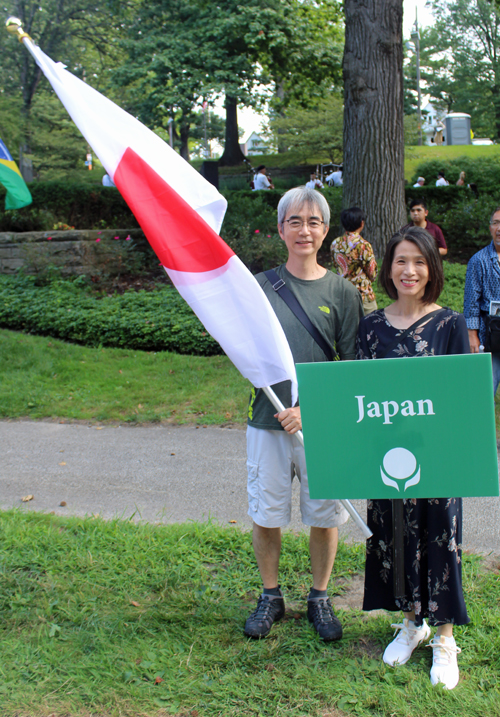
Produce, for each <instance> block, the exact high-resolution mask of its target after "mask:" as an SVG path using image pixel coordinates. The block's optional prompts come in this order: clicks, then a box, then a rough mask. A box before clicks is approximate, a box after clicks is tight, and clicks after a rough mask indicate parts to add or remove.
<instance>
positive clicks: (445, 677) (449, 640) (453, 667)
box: [428, 635, 462, 690]
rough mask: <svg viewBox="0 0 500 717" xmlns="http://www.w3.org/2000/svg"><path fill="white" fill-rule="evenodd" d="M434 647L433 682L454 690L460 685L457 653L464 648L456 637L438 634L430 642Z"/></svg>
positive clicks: (430, 645)
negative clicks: (457, 641) (460, 646)
mask: <svg viewBox="0 0 500 717" xmlns="http://www.w3.org/2000/svg"><path fill="white" fill-rule="evenodd" d="M428 647H432V668H431V682H432V684H433V685H438V684H439V685H443V686H444V688H445V690H452V689H453V688H454V687H456V686H457V685H458V677H459V672H458V664H457V655H458V653H459V652H462V650H461V649H460V648H459V647H457V644H456V642H455V638H454V637H444V635H439V636H438V635H436V637H434V638H433V639H432V640H431V641H430V642H429V644H428Z"/></svg>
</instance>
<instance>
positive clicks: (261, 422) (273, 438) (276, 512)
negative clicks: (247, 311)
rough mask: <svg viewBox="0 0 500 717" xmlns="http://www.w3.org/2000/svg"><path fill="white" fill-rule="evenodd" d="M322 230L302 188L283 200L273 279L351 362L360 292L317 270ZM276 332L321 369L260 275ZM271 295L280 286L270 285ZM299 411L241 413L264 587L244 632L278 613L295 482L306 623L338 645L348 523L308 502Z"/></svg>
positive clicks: (284, 391) (251, 633) (324, 220)
mask: <svg viewBox="0 0 500 717" xmlns="http://www.w3.org/2000/svg"><path fill="white" fill-rule="evenodd" d="M329 221H330V208H329V206H328V203H327V201H326V199H325V198H324V197H323V195H322V194H320V193H319V192H317V191H315V190H314V189H309V188H306V187H296V188H295V189H291V190H290V191H288V192H286V194H285V195H284V196H283V197H282V198H281V200H280V203H279V205H278V231H279V234H280V237H281V239H282V240H283V241H284V242H285V244H286V247H287V249H288V259H287V262H286V264H283V265H281V266H279V267H277V268H276V270H275V271H276V274H277V275H278V277H279V279H281V280H282V281H283V282H285V284H286V286H287V287H288V289H289V290H290V291H291V292H292V293H293V294H295V297H296V298H297V299H298V301H299V303H300V304H301V305H302V308H303V309H304V311H305V313H306V314H307V316H308V317H309V319H310V321H311V323H312V324H313V325H314V326H315V327H316V329H317V330H318V331H319V333H320V334H321V337H322V338H323V340H324V341H326V342H327V343H328V345H329V346H330V347H333V345H334V344H335V348H336V351H337V353H338V354H339V356H340V358H341V359H354V358H355V339H356V333H357V328H358V323H359V320H360V318H361V317H362V315H363V310H362V306H361V299H360V296H359V292H358V291H357V290H356V289H355V287H354V286H353V285H352V284H351V283H350V282H348V281H346V280H345V279H343V278H342V277H340V276H338V275H336V274H333V273H332V272H330V271H327V270H326V269H324V268H323V267H322V266H320V265H319V264H318V262H317V254H318V250H319V249H320V247H321V246H322V244H323V240H324V239H325V237H326V235H327V232H328V229H329ZM256 278H257V281H258V282H259V284H260V285H261V286H262V289H263V291H264V292H265V294H266V296H267V297H268V299H269V301H270V302H271V305H272V307H273V309H274V310H275V312H276V315H277V317H278V319H279V321H280V323H281V324H282V326H283V329H284V331H285V334H286V337H287V339H288V342H289V344H290V348H291V350H292V354H293V357H294V360H295V362H296V363H306V362H311V361H326V360H327V356H326V354H325V353H324V352H323V350H322V349H321V348H320V346H319V344H318V343H317V342H316V340H314V339H313V338H312V336H311V334H310V333H309V332H308V330H307V329H306V328H305V327H304V326H303V324H302V323H301V322H300V321H299V319H298V318H297V317H296V315H295V313H294V312H293V311H292V310H291V309H290V308H289V306H288V305H287V304H286V303H285V301H284V300H283V298H282V297H281V296H280V295H279V294H278V293H277V290H275V289H274V288H273V285H272V284H271V282H270V281H269V280H268V278H267V277H266V276H265V274H258V275H257V277H256ZM275 286H276V287H277V288H279V287H278V282H277V283H276V284H275ZM273 389H274V390H275V392H276V394H277V395H278V397H279V398H280V399H281V401H282V402H283V404H284V405H285V406H290V405H291V391H290V383H289V382H283V383H280V384H278V385H276V386H274V387H273ZM301 428H302V423H301V418H300V408H299V406H298V405H297V406H294V407H293V408H287V409H286V410H284V411H282V412H280V413H276V412H275V409H274V408H273V406H272V405H271V403H270V402H269V400H268V399H267V398H266V396H265V394H264V392H263V391H262V390H257V391H256V390H255V389H252V394H251V398H250V404H249V411H248V427H247V455H248V461H247V468H248V498H249V510H248V514H249V515H250V517H251V518H252V520H253V547H254V552H255V557H256V560H257V565H258V568H259V572H260V575H261V578H262V582H263V593H262V595H261V596H260V597H259V600H258V603H257V608H256V610H255V611H254V612H253V613H252V614H251V615H250V617H249V618H248V620H247V621H246V624H245V634H246V635H247V636H248V637H252V638H259V637H265V636H266V635H267V634H268V633H269V631H270V630H271V627H272V625H273V623H274V622H275V621H277V620H280V619H281V618H282V617H283V615H284V613H285V604H284V599H283V593H282V592H281V590H280V587H279V585H278V567H279V558H280V551H281V528H283V527H285V526H286V525H287V524H288V523H289V522H290V514H291V499H292V495H291V491H292V479H293V476H294V474H296V475H297V477H298V478H299V480H300V484H301V485H300V507H301V514H302V522H303V523H304V524H306V525H309V526H310V527H311V532H310V539H309V550H310V556H311V567H312V575H313V588H312V589H311V592H310V593H309V598H308V602H307V614H308V619H309V621H310V622H312V623H313V624H314V627H315V628H316V630H317V631H318V633H319V635H320V637H321V638H322V639H323V640H325V641H331V640H338V639H340V638H341V637H342V626H341V624H340V622H339V620H338V618H337V617H336V616H335V614H334V612H333V609H332V606H331V603H330V601H329V599H328V595H327V586H328V581H329V578H330V575H331V572H332V568H333V563H334V560H335V554H336V550H337V540H338V526H339V525H341V524H342V523H344V522H345V521H346V520H347V513H346V512H345V510H344V508H343V507H342V505H341V504H340V502H339V501H333V500H311V498H310V496H309V488H308V481H307V472H306V465H305V456H304V449H303V447H302V446H301V445H300V444H299V442H298V439H297V437H296V436H295V435H294V434H295V433H297V431H299V430H301Z"/></svg>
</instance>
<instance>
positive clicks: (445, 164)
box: [411, 156, 500, 191]
mask: <svg viewBox="0 0 500 717" xmlns="http://www.w3.org/2000/svg"><path fill="white" fill-rule="evenodd" d="M438 172H444V173H445V176H446V179H447V180H448V182H449V183H450V186H454V185H455V182H456V181H457V180H458V178H459V176H460V172H465V181H466V183H467V184H471V183H474V184H477V186H478V188H479V191H481V190H483V191H484V190H488V191H491V190H494V189H495V188H496V189H497V190H498V187H499V186H500V161H499V160H498V159H497V158H494V157H466V156H462V157H456V158H455V159H447V160H442V159H428V160H426V161H425V162H421V163H420V164H419V165H418V167H417V168H416V170H415V174H414V176H413V178H412V181H411V184H415V182H416V181H417V178H418V177H419V176H422V177H425V182H426V187H427V185H429V186H432V187H435V184H436V179H437V173H438ZM435 188H436V187H435ZM437 189H441V188H440V187H437ZM458 189H460V187H459V188H458Z"/></svg>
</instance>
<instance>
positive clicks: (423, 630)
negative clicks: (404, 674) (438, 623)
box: [383, 617, 431, 667]
mask: <svg viewBox="0 0 500 717" xmlns="http://www.w3.org/2000/svg"><path fill="white" fill-rule="evenodd" d="M391 627H394V628H395V632H394V634H396V632H397V633H398V635H397V637H396V638H395V639H394V640H393V641H392V642H390V643H389V644H388V645H387V647H386V648H385V652H384V657H383V660H384V662H385V664H386V665H391V667H394V666H395V665H404V664H405V662H408V660H409V659H410V657H411V654H412V652H413V650H415V649H416V648H417V647H418V646H419V645H420V643H421V642H423V641H424V640H427V638H428V637H429V636H430V634H431V629H430V627H429V625H428V624H427V623H426V622H425V620H424V621H423V623H422V625H421V626H420V627H416V625H415V623H414V622H413V620H408V618H406V617H405V618H404V620H403V623H402V624H399V623H398V624H395V625H391ZM398 631H399V632H398Z"/></svg>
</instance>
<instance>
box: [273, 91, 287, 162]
mask: <svg viewBox="0 0 500 717" xmlns="http://www.w3.org/2000/svg"><path fill="white" fill-rule="evenodd" d="M274 96H275V97H276V99H277V103H276V104H277V106H278V107H279V108H280V109H279V110H278V111H277V114H279V116H280V117H284V116H285V111H284V109H283V106H284V102H285V87H284V83H283V80H282V79H279V80H276V81H275V91H274ZM284 133H285V130H284V129H283V128H282V127H281V128H279V129H278V131H277V133H276V134H277V135H278V154H282V153H283V152H286V151H287V149H288V148H287V146H286V143H285V142H284V141H283V137H282V136H281V135H283V134H284Z"/></svg>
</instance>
